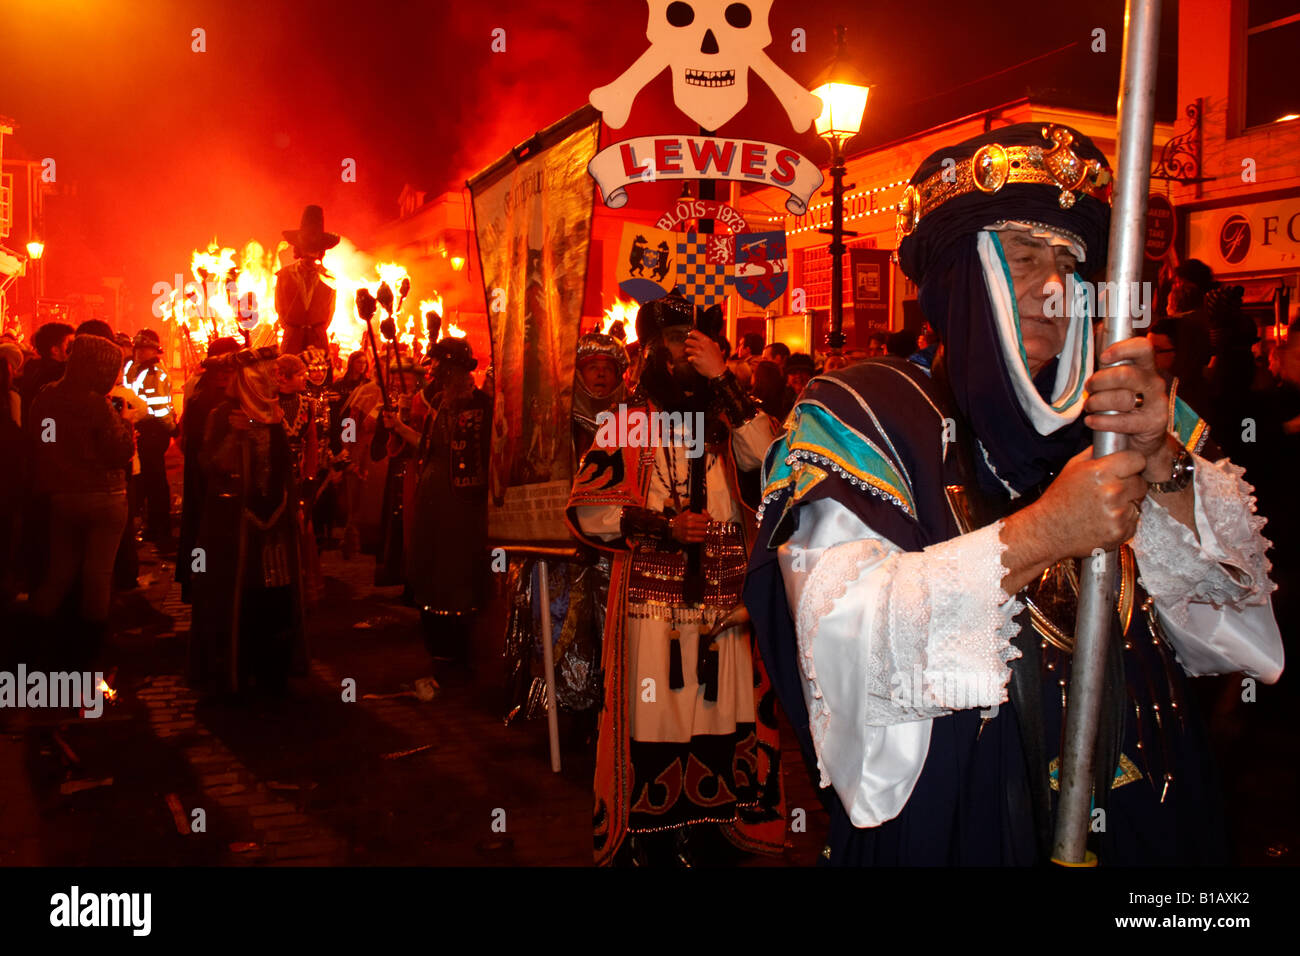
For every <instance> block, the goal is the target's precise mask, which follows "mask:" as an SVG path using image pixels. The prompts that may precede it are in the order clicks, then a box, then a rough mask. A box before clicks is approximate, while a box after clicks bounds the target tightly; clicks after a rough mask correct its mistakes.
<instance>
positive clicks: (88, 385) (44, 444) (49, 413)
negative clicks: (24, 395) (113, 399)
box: [25, 335, 133, 494]
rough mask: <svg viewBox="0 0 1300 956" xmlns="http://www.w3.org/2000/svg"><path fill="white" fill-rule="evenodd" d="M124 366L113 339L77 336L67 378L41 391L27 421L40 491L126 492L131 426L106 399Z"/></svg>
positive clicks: (72, 492)
mask: <svg viewBox="0 0 1300 956" xmlns="http://www.w3.org/2000/svg"><path fill="white" fill-rule="evenodd" d="M121 367H122V353H121V351H120V350H119V349H118V347H117V346H116V345H115V344H114V343H113V342H111V341H109V340H108V339H104V338H100V337H99V336H96V335H79V336H77V338H76V341H75V342H74V343H73V346H72V352H71V353H70V354H69V356H68V367H67V371H65V372H64V374H63V377H62V378H61V379H59V380H58V381H57V382H54V383H53V384H50V385H47V386H46V387H45V388H43V389H41V391H40V392H39V393H38V394H37V396H36V398H35V399H34V400H33V401H32V407H31V413H30V414H29V416H28V418H27V420H26V423H25V424H26V426H27V433H28V436H29V441H30V442H31V447H32V460H33V463H34V469H33V483H34V488H35V490H36V491H37V492H39V493H42V494H70V493H71V494H86V493H92V492H119V491H125V490H126V478H125V474H124V469H126V468H127V467H129V464H130V461H131V452H132V447H133V446H132V439H131V430H130V428H129V427H128V426H127V424H126V423H125V422H124V421H123V420H122V418H121V416H120V415H118V414H117V413H116V412H115V411H114V410H113V406H112V405H111V404H109V401H108V397H107V396H108V392H109V391H110V390H111V389H112V387H113V385H114V384H115V383H116V382H117V378H118V374H119V372H120V370H121Z"/></svg>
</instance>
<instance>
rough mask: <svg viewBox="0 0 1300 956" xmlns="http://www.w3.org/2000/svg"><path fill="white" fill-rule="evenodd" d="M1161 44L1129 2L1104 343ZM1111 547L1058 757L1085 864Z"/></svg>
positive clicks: (1133, 279) (1154, 8)
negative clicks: (1060, 752) (1059, 757)
mask: <svg viewBox="0 0 1300 956" xmlns="http://www.w3.org/2000/svg"><path fill="white" fill-rule="evenodd" d="M1159 45H1160V0H1128V4H1127V7H1126V9H1125V12H1124V59H1123V66H1122V71H1123V72H1122V73H1121V75H1120V92H1119V106H1118V120H1117V122H1118V129H1117V132H1116V153H1117V158H1116V170H1115V191H1114V204H1113V210H1112V213H1111V220H1110V226H1111V228H1110V250H1109V260H1108V261H1109V268H1108V273H1109V274H1108V277H1107V278H1108V285H1107V288H1108V289H1109V290H1110V291H1111V293H1112V294H1110V295H1107V296H1106V302H1107V307H1106V310H1105V312H1106V316H1105V319H1106V322H1105V327H1104V330H1103V333H1102V339H1103V341H1102V345H1101V348H1102V349H1105V348H1107V347H1109V346H1111V345H1113V344H1115V343H1116V342H1120V341H1123V340H1124V339H1127V338H1129V337H1130V336H1131V335H1132V334H1133V315H1132V312H1131V308H1132V302H1133V299H1134V298H1136V297H1135V296H1133V295H1131V292H1130V290H1132V289H1134V288H1136V285H1137V283H1138V282H1140V281H1141V278H1142V246H1143V243H1144V242H1145V239H1146V208H1147V206H1146V203H1147V192H1148V190H1149V186H1150V175H1151V139H1152V132H1153V121H1154V106H1155V86H1156V65H1157V64H1156V58H1157V54H1158V52H1159ZM1126 445H1127V441H1126V440H1125V438H1124V436H1122V435H1118V434H1116V433H1115V432H1106V431H1098V432H1095V433H1094V435H1093V444H1092V448H1093V455H1094V456H1095V457H1098V458H1100V457H1102V456H1104V455H1109V454H1112V453H1113V452H1117V451H1121V450H1122V449H1123V448H1125V447H1126ZM1116 567H1117V561H1116V553H1115V552H1114V551H1111V552H1108V553H1105V554H1098V555H1095V556H1094V557H1092V558H1089V559H1086V560H1085V561H1084V567H1083V574H1082V577H1081V580H1080V583H1079V616H1078V619H1077V621H1076V622H1075V629H1074V633H1075V643H1074V655H1073V659H1072V661H1071V664H1070V696H1069V709H1068V711H1067V713H1066V718H1065V742H1064V746H1063V749H1062V754H1061V799H1060V802H1059V804H1058V806H1057V812H1056V835H1055V838H1054V839H1053V842H1052V858H1053V860H1054V861H1055V862H1057V863H1064V864H1081V863H1085V862H1089V861H1088V859H1087V844H1088V829H1089V822H1090V820H1091V804H1092V786H1093V779H1094V776H1095V775H1094V772H1093V771H1094V765H1095V762H1096V750H1097V724H1098V719H1099V717H1100V713H1101V694H1102V684H1103V678H1104V674H1105V665H1106V644H1107V640H1108V639H1109V637H1110V628H1111V619H1112V618H1113V617H1114V614H1115V570H1116Z"/></svg>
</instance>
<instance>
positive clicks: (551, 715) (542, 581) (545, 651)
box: [537, 558, 560, 773]
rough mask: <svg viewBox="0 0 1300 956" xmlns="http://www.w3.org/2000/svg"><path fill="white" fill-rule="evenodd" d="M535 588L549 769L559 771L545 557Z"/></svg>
mask: <svg viewBox="0 0 1300 956" xmlns="http://www.w3.org/2000/svg"><path fill="white" fill-rule="evenodd" d="M537 590H538V591H540V592H541V599H542V662H543V663H542V666H543V672H544V673H545V675H546V729H547V732H548V733H549V734H550V738H551V771H552V772H553V773H559V772H560V715H559V714H558V713H557V712H556V709H555V649H554V645H553V643H552V641H551V582H550V578H549V577H548V575H547V573H546V559H545V558H539V559H538V561H537Z"/></svg>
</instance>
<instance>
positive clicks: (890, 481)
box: [745, 124, 1282, 865]
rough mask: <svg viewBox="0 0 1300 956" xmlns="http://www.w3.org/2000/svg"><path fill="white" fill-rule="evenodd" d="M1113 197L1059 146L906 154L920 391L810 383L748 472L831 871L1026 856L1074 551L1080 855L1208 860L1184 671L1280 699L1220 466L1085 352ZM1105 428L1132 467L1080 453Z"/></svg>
mask: <svg viewBox="0 0 1300 956" xmlns="http://www.w3.org/2000/svg"><path fill="white" fill-rule="evenodd" d="M953 161H955V163H956V165H955V167H954V166H953ZM945 164H946V165H945ZM950 170H951V171H950ZM954 175H955V179H954V178H953V176H954ZM1109 180H1110V176H1109V172H1108V170H1107V169H1106V166H1105V157H1104V156H1103V155H1102V154H1101V152H1100V151H1099V150H1097V149H1096V147H1094V146H1093V144H1092V143H1091V142H1089V141H1088V139H1087V138H1086V137H1085V136H1083V135H1082V134H1080V133H1078V132H1077V131H1074V130H1069V129H1067V128H1065V127H1059V126H1046V127H1044V126H1039V125H1036V124H1021V125H1017V126H1010V127H1005V128H1001V129H995V130H992V131H990V132H988V133H985V134H983V135H981V136H977V137H975V138H974V139H971V140H967V141H966V142H964V143H960V144H957V145H954V146H951V147H947V148H944V149H940V150H938V151H936V152H935V153H934V154H933V155H932V156H930V157H929V158H928V159H926V160H925V162H923V163H922V165H921V167H920V169H918V171H917V173H916V174H915V175H914V176H913V178H912V180H911V183H910V185H909V187H908V188H907V190H906V191H905V193H904V197H903V201H902V203H901V204H900V207H899V228H900V233H901V237H902V241H901V244H900V248H899V254H900V260H901V263H902V267H903V270H904V272H905V273H906V274H907V275H908V276H909V278H911V279H912V280H913V281H915V282H916V283H917V285H918V287H919V304H920V306H921V309H922V311H923V313H924V314H925V317H926V318H927V319H928V320H929V321H930V322H931V323H932V324H933V326H934V328H935V330H936V332H937V333H938V335H939V337H940V339H941V340H942V343H943V347H942V349H941V350H940V352H939V355H938V356H937V357H936V360H935V362H934V367H933V372H932V376H931V375H927V373H926V372H925V371H923V370H921V369H920V368H919V367H918V366H915V365H913V364H911V363H909V362H907V361H904V360H901V359H890V358H884V359H875V360H870V361H867V362H864V363H861V364H858V365H855V366H852V367H850V368H845V369H842V370H838V371H836V372H833V373H830V374H826V375H822V376H819V377H818V378H815V379H813V381H812V382H810V383H809V385H808V386H807V388H806V389H805V391H804V393H803V395H802V396H801V397H800V400H799V402H798V403H797V404H796V406H795V408H794V410H793V411H792V413H791V417H790V419H789V423H790V430H789V431H788V432H787V433H786V435H784V436H783V438H782V439H781V440H780V441H778V442H777V443H776V444H774V445H773V447H772V450H771V451H770V452H769V454H768V457H767V460H766V463H765V473H764V497H763V507H762V509H761V515H762V517H761V524H760V527H759V531H758V540H757V544H756V545H755V549H754V553H753V555H752V559H751V564H750V571H749V577H748V580H747V583H746V589H745V596H746V601H747V603H748V605H749V607H750V610H751V612H752V613H753V615H754V619H755V625H756V629H757V632H758V639H759V645H760V647H761V648H762V652H763V656H764V660H765V661H766V663H767V664H768V668H769V672H770V673H771V674H772V675H773V681H774V682H775V684H776V685H777V687H778V688H779V690H780V693H781V699H782V703H783V706H784V708H785V709H786V712H787V713H788V714H789V715H790V718H791V722H792V723H793V724H794V726H795V729H796V732H797V733H798V734H799V736H800V738H801V742H802V743H803V745H804V749H805V753H806V754H807V755H808V756H809V758H810V762H815V764H816V768H817V776H818V777H819V780H820V783H821V785H822V786H823V787H825V788H827V789H826V790H824V791H823V796H824V798H825V799H826V802H827V805H828V809H829V810H830V812H831V833H830V835H829V837H828V840H827V845H826V848H825V850H824V856H825V858H826V859H827V861H828V862H830V863H832V864H859V865H899V864H901V865H955V864H974V865H989V864H1020V865H1030V864H1034V863H1041V862H1045V861H1046V859H1047V857H1048V855H1049V854H1050V844H1051V833H1052V830H1053V824H1054V819H1053V817H1054V806H1055V801H1056V792H1057V784H1056V778H1057V776H1058V775H1059V754H1060V749H1061V734H1062V727H1063V725H1064V711H1065V708H1067V707H1068V706H1069V704H1070V701H1069V693H1070V682H1069V669H1070V650H1071V649H1072V647H1073V630H1074V620H1075V613H1076V611H1075V609H1076V606H1077V588H1078V585H1077V580H1078V578H1077V575H1078V565H1077V561H1076V559H1079V558H1087V557H1088V556H1089V555H1091V554H1092V553H1093V552H1094V550H1095V549H1101V550H1103V551H1104V550H1109V549H1112V548H1116V547H1119V546H1120V545H1125V547H1124V552H1123V555H1122V557H1121V561H1120V564H1121V566H1122V568H1123V573H1122V580H1121V587H1120V588H1119V595H1120V597H1119V602H1118V607H1117V609H1116V610H1117V613H1116V614H1115V615H1114V618H1113V631H1112V635H1111V640H1110V650H1111V655H1110V658H1109V661H1108V664H1107V668H1108V669H1107V674H1108V677H1107V681H1106V692H1105V694H1104V697H1103V702H1102V716H1101V724H1100V731H1099V734H1098V749H1097V768H1098V774H1097V781H1096V783H1095V785H1094V801H1095V806H1096V807H1097V809H1098V810H1101V811H1103V813H1104V814H1105V816H1104V819H1105V826H1104V832H1100V833H1096V836H1095V838H1094V839H1095V843H1096V845H1095V846H1094V847H1093V849H1094V850H1096V851H1099V853H1100V857H1101V859H1102V861H1103V862H1106V863H1110V864H1140V863H1209V862H1219V861H1222V860H1223V858H1224V856H1225V855H1226V844H1225V839H1224V831H1223V824H1222V813H1221V808H1220V807H1219V805H1218V800H1217V797H1216V787H1215V783H1214V775H1213V772H1212V770H1211V768H1210V766H1209V760H1208V747H1207V744H1206V741H1205V737H1204V733H1203V731H1202V729H1201V727H1200V725H1199V722H1198V720H1197V717H1196V715H1195V714H1194V713H1192V710H1193V708H1192V707H1191V706H1190V705H1191V701H1190V700H1189V698H1188V695H1187V694H1186V686H1185V681H1184V676H1183V672H1184V671H1185V672H1186V673H1188V674H1193V675H1195V674H1210V673H1223V672H1228V671H1233V670H1244V671H1246V672H1247V673H1251V674H1254V675H1256V676H1258V677H1260V678H1261V679H1262V680H1264V681H1266V682H1271V681H1274V680H1276V679H1277V677H1278V675H1279V673H1280V672H1281V667H1282V647H1281V641H1280V638H1279V636H1278V631H1277V625H1276V623H1275V621H1274V620H1273V616H1272V612H1271V608H1270V606H1269V597H1268V595H1269V592H1270V591H1271V590H1272V587H1273V585H1272V584H1271V582H1270V581H1269V579H1268V568H1269V564H1268V561H1267V559H1266V557H1265V556H1264V551H1265V550H1266V548H1267V547H1268V542H1267V541H1266V540H1265V539H1264V538H1263V537H1262V536H1261V535H1260V533H1259V528H1260V526H1261V525H1262V524H1263V520H1262V519H1261V518H1258V517H1257V516H1255V515H1254V505H1253V498H1251V497H1250V489H1249V486H1247V485H1246V484H1245V483H1244V482H1243V481H1241V479H1240V474H1241V473H1240V469H1237V468H1235V467H1234V466H1233V465H1232V464H1231V463H1230V462H1227V461H1226V460H1224V461H1220V462H1218V463H1217V464H1216V463H1212V462H1211V461H1210V460H1208V459H1207V458H1203V457H1201V455H1200V453H1201V452H1202V450H1203V449H1204V448H1205V442H1206V434H1205V427H1204V424H1203V423H1202V422H1201V420H1200V419H1199V418H1198V417H1197V416H1196V414H1195V413H1194V412H1193V411H1192V410H1191V409H1189V408H1188V407H1187V406H1185V405H1182V404H1177V405H1176V406H1175V407H1172V408H1171V407H1170V404H1169V403H1168V401H1167V399H1166V395H1165V389H1164V384H1163V381H1162V380H1161V379H1160V377H1159V375H1158V374H1157V373H1156V371H1155V367H1154V361H1153V357H1152V353H1151V347H1150V344H1149V343H1147V342H1146V340H1145V339H1140V338H1139V339H1130V340H1128V341H1126V342H1124V343H1120V344H1118V345H1116V346H1113V347H1112V348H1110V349H1109V350H1108V351H1107V352H1105V353H1103V354H1102V355H1100V356H1096V357H1095V358H1094V355H1093V332H1094V328H1093V324H1092V321H1093V319H1094V318H1095V316H1094V315H1093V314H1092V312H1091V310H1090V303H1089V301H1088V297H1087V296H1086V294H1085V293H1084V291H1083V287H1082V286H1081V285H1080V284H1079V283H1078V282H1076V281H1075V280H1076V278H1077V277H1078V276H1079V275H1080V274H1083V273H1084V272H1086V273H1087V274H1093V275H1100V274H1101V272H1102V267H1103V266H1104V259H1105V256H1106V242H1107V234H1108V230H1109V218H1110V209H1109ZM1125 359H1128V360H1131V363H1132V364H1131V365H1127V366H1117V367H1114V368H1103V369H1102V370H1101V371H1097V372H1094V365H1096V366H1110V365H1114V364H1115V363H1117V362H1120V361H1121V360H1125ZM1103 411H1114V412H1116V413H1117V414H1115V415H1113V416H1102V415H1101V414H1099V413H1101V412H1103ZM1102 427H1105V428H1108V429H1111V430H1115V431H1120V432H1123V433H1125V434H1127V435H1128V436H1129V447H1128V449H1127V450H1125V451H1122V452H1119V453H1116V454H1114V455H1108V456H1106V457H1104V458H1102V459H1098V460H1093V458H1092V452H1091V446H1092V433H1091V431H1090V429H1091V428H1102ZM1126 542H1127V544H1125V543H1126ZM1139 574H1140V575H1141V581H1140V582H1139V581H1138V580H1137V576H1138V575H1139ZM1180 665H1181V666H1180ZM1096 829H1097V828H1094V832H1096Z"/></svg>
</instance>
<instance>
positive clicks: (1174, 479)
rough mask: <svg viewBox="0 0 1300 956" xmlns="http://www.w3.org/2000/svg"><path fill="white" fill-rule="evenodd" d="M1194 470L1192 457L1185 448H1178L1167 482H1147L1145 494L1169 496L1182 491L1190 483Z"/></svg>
mask: <svg viewBox="0 0 1300 956" xmlns="http://www.w3.org/2000/svg"><path fill="white" fill-rule="evenodd" d="M1195 470H1196V465H1195V461H1194V459H1193V458H1192V456H1191V455H1190V454H1189V453H1188V451H1187V449H1186V448H1180V449H1178V454H1176V455H1174V468H1173V471H1172V472H1170V475H1169V480H1168V481H1150V482H1147V492H1148V494H1157V495H1169V494H1173V493H1174V492H1176V491H1182V490H1183V489H1185V488H1186V487H1187V486H1188V485H1190V484H1191V483H1192V475H1193V473H1194V471H1195Z"/></svg>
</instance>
